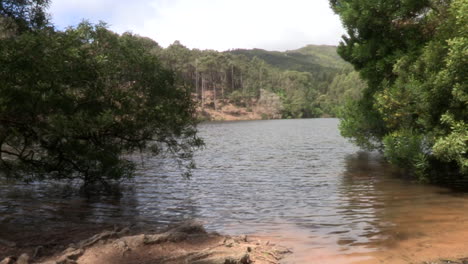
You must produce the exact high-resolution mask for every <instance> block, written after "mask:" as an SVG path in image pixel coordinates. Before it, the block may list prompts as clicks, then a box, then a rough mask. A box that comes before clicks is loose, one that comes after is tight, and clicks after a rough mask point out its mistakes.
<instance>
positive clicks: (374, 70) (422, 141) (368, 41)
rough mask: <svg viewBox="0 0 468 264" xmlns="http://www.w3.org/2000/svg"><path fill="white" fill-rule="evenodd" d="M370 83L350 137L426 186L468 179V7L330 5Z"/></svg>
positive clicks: (413, 2) (418, 2)
mask: <svg viewBox="0 0 468 264" xmlns="http://www.w3.org/2000/svg"><path fill="white" fill-rule="evenodd" d="M330 4H331V6H332V8H333V9H334V11H335V12H336V13H337V14H339V15H340V16H341V19H342V21H343V24H344V26H345V28H346V29H347V32H348V35H347V36H345V37H344V39H343V42H342V43H341V45H340V46H339V48H338V52H339V54H340V55H341V56H342V57H343V58H344V59H345V60H347V61H348V62H350V63H352V64H353V65H354V66H355V67H356V69H357V70H358V71H359V72H360V74H361V76H362V77H363V78H364V79H365V80H366V81H367V84H368V85H367V87H366V88H365V89H364V90H363V93H362V97H361V98H360V99H359V100H356V101H354V102H350V103H349V104H347V106H346V109H345V111H343V115H342V117H343V120H342V122H341V131H342V134H343V135H344V136H346V137H349V138H351V139H353V140H354V141H355V142H356V143H357V144H358V145H359V146H361V147H363V148H366V149H379V150H381V151H382V152H383V153H384V154H385V156H386V157H387V159H388V160H389V161H391V162H392V163H394V164H397V165H399V166H400V167H403V168H406V169H408V170H409V171H411V172H412V173H413V174H414V175H415V176H417V177H418V178H419V179H420V180H422V181H441V180H447V179H448V180H449V181H450V182H453V181H454V180H457V181H458V180H463V181H466V180H467V179H468V38H467V36H468V2H467V1H466V0H443V1H432V0H408V1H397V0H395V1H374V0H346V1H345V0H330Z"/></svg>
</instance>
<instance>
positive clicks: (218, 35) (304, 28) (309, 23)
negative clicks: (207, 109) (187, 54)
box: [51, 0, 344, 50]
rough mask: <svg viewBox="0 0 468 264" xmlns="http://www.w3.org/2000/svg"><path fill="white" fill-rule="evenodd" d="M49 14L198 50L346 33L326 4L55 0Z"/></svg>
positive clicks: (59, 21)
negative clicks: (106, 23) (85, 19)
mask: <svg viewBox="0 0 468 264" xmlns="http://www.w3.org/2000/svg"><path fill="white" fill-rule="evenodd" d="M51 12H52V15H53V18H54V19H53V21H54V22H55V24H56V25H58V26H59V27H65V26H66V25H70V24H76V23H77V22H79V21H80V19H81V18H87V19H90V20H91V21H92V22H97V21H98V20H104V21H106V22H108V23H109V24H110V25H111V29H112V30H114V31H117V32H119V33H122V32H124V31H132V32H134V33H137V34H140V35H143V36H148V37H151V38H153V39H154V40H156V41H157V42H158V43H160V44H161V45H163V46H167V45H169V44H171V43H173V42H174V41H175V40H180V41H181V42H182V43H183V44H184V45H186V46H188V47H190V48H200V49H216V50H227V49H233V48H264V49H270V50H286V49H295V48H299V47H301V46H304V45H307V44H327V45H336V44H338V42H339V40H340V37H341V35H342V34H343V32H344V30H343V28H342V27H341V23H340V20H339V18H338V17H337V16H336V15H334V14H333V13H332V11H331V10H330V8H329V5H328V0H288V1H284V0H236V1H234V0H134V1H123V0H114V1H112V0H55V1H53V2H52V6H51Z"/></svg>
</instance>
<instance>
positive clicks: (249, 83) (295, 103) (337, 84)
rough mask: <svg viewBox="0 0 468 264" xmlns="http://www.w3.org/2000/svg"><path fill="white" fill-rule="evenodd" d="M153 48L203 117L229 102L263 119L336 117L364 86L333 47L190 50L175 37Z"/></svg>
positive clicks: (356, 96)
mask: <svg viewBox="0 0 468 264" xmlns="http://www.w3.org/2000/svg"><path fill="white" fill-rule="evenodd" d="M155 52H156V54H158V56H159V57H160V58H161V61H162V62H163V64H165V65H166V66H167V67H169V68H170V69H172V70H173V71H175V72H176V73H177V75H178V76H179V77H180V78H181V80H182V81H183V82H184V83H185V84H186V85H187V86H188V87H192V91H193V94H194V96H195V98H197V99H198V103H199V112H200V113H201V115H202V116H203V114H204V113H206V112H207V110H214V111H221V109H222V108H223V106H225V105H227V104H232V105H234V106H235V107H241V108H245V109H247V112H252V111H253V109H255V108H256V107H258V108H261V110H260V112H261V113H260V114H261V115H260V117H261V118H262V119H271V118H310V117H323V116H336V115H337V113H338V111H339V106H340V105H342V104H343V103H344V102H345V101H346V100H347V99H357V98H358V97H359V94H360V92H361V90H362V89H363V88H364V87H365V83H364V82H363V81H361V79H360V77H359V75H358V74H357V73H356V72H355V71H353V69H352V67H351V65H350V64H348V63H346V62H345V61H343V60H342V59H341V58H340V57H339V56H338V55H337V53H336V47H334V46H317V45H315V46H314V45H309V46H307V47H304V48H301V49H298V50H291V51H286V52H276V51H266V50H261V49H253V50H242V49H237V50H230V51H225V52H217V51H214V50H198V49H192V50H190V49H188V48H186V47H185V46H184V45H182V44H181V43H180V42H179V41H176V42H174V43H173V44H172V45H170V46H169V47H167V48H159V49H157V50H155ZM235 111H238V110H234V113H233V114H234V115H235V114H236V112H235ZM208 118H210V117H209V116H208Z"/></svg>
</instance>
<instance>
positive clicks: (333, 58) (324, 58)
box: [227, 45, 351, 73]
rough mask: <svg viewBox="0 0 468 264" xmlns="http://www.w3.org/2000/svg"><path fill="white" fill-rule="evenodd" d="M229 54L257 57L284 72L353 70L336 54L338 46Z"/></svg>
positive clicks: (310, 46)
mask: <svg viewBox="0 0 468 264" xmlns="http://www.w3.org/2000/svg"><path fill="white" fill-rule="evenodd" d="M227 53H230V54H234V55H244V56H246V57H248V58H250V59H252V58H254V57H257V58H259V59H262V60H264V61H265V62H267V63H268V64H270V65H272V66H274V67H277V68H280V69H283V70H294V71H300V72H310V73H317V72H324V71H336V70H338V71H340V70H342V69H343V68H349V69H351V66H350V65H349V64H348V63H347V62H345V61H344V60H343V59H342V58H341V57H340V56H339V55H338V54H337V53H336V46H325V45H308V46H305V47H303V48H300V49H297V50H289V51H285V52H280V51H267V50H263V49H252V50H247V49H236V50H232V51H228V52H227Z"/></svg>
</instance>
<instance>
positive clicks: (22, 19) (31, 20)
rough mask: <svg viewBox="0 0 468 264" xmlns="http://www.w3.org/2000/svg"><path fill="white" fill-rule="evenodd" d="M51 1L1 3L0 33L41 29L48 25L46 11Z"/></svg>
mask: <svg viewBox="0 0 468 264" xmlns="http://www.w3.org/2000/svg"><path fill="white" fill-rule="evenodd" d="M48 5H49V0H2V1H0V31H5V30H8V31H17V32H18V33H21V32H24V31H26V30H31V29H40V28H43V27H45V26H47V25H48V17H47V14H46V12H45V9H46V8H47V7H48Z"/></svg>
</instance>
